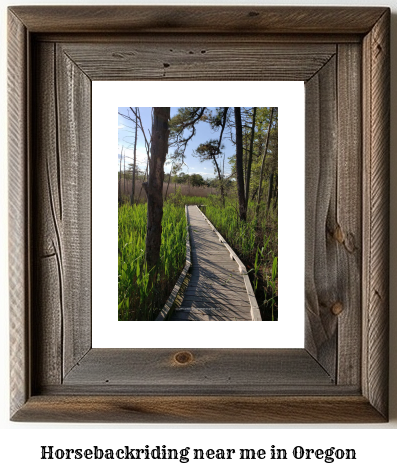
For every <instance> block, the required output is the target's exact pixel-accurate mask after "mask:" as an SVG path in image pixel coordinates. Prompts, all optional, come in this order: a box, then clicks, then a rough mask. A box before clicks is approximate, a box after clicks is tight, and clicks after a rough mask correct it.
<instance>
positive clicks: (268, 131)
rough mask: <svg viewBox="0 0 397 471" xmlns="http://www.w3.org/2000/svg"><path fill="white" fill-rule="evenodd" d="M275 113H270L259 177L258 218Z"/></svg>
mask: <svg viewBox="0 0 397 471" xmlns="http://www.w3.org/2000/svg"><path fill="white" fill-rule="evenodd" d="M273 112H274V108H272V111H271V113H270V119H269V127H268V128H267V137H266V145H265V153H264V154H263V159H262V165H261V173H260V176H259V188H258V201H257V203H256V211H255V212H256V215H257V216H258V213H259V204H260V201H261V196H262V179H263V169H264V167H265V161H266V155H267V149H268V148H269V137H270V131H271V130H272V122H273Z"/></svg>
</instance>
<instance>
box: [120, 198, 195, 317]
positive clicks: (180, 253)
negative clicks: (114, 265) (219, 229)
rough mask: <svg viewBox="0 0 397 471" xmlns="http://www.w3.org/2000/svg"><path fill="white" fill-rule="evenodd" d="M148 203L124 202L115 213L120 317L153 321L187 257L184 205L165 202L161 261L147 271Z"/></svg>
mask: <svg viewBox="0 0 397 471" xmlns="http://www.w3.org/2000/svg"><path fill="white" fill-rule="evenodd" d="M146 218H147V205H146V204H141V205H134V206H130V205H123V206H121V207H120V208H119V215H118V227H119V233H118V293H119V295H118V313H119V320H124V321H136V320H140V321H142V320H144V321H148V320H154V319H155V318H156V316H157V314H158V313H159V311H160V310H161V309H162V308H163V306H164V304H165V302H166V300H167V298H168V296H169V294H170V292H171V291H172V288H173V287H174V285H175V282H176V280H177V279H178V277H179V275H180V273H181V270H182V269H183V266H184V264H185V260H186V217H185V211H184V208H183V207H178V206H175V205H173V204H171V203H166V204H165V205H164V214H163V221H162V235H161V249H160V260H159V262H158V264H157V265H156V266H155V267H153V268H152V269H151V270H150V271H149V270H148V268H147V264H146V262H145V236H146Z"/></svg>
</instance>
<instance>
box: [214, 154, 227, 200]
mask: <svg viewBox="0 0 397 471" xmlns="http://www.w3.org/2000/svg"><path fill="white" fill-rule="evenodd" d="M213 160H214V164H215V167H216V171H217V172H218V178H219V184H220V186H221V198H222V206H223V207H225V190H224V188H223V178H222V175H221V169H220V168H219V165H218V162H217V160H216V157H215V156H213Z"/></svg>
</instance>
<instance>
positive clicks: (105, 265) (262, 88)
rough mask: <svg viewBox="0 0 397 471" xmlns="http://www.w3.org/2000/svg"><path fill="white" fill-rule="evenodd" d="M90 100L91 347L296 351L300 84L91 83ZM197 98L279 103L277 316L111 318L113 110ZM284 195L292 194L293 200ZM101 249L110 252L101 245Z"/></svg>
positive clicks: (300, 341)
mask: <svg viewBox="0 0 397 471" xmlns="http://www.w3.org/2000/svg"><path fill="white" fill-rule="evenodd" d="M192 87H193V89H194V91H195V92H194V98H192V94H191V89H192ZM240 88H244V98H239V97H238V96H237V97H235V90H238V89H240ZM126 97H128V98H126ZM230 97H233V98H232V99H231V98H230ZM92 98H93V100H92V119H93V122H92V130H93V135H92V144H93V148H92V152H93V158H92V197H93V198H92V226H93V227H92V283H93V287H92V321H93V322H92V329H93V331H92V346H93V347H94V348H99V347H102V348H105V347H106V348H160V347H162V348H175V347H176V346H177V347H178V348H180V347H181V346H183V347H184V348H186V347H189V348H265V347H266V348H302V347H303V345H304V338H303V337H304V220H305V213H304V174H305V164H304V121H305V114H304V85H303V82H266V83H263V82H251V84H250V86H249V87H248V89H247V87H244V83H242V84H241V87H240V83H239V82H223V81H222V82H219V81H218V82H210V83H209V82H202V81H201V82H193V83H192V82H179V81H178V82H155V83H153V82H93V84H92ZM240 101H241V103H240ZM200 103H201V104H204V105H206V104H208V106H225V105H230V106H234V105H240V106H243V105H244V106H256V105H257V106H277V107H278V119H279V124H278V130H279V157H278V162H279V194H280V196H279V210H278V224H279V233H278V249H279V253H280V254H282V256H281V257H279V280H278V287H279V321H278V322H263V323H260V324H257V323H252V322H150V321H147V322H118V321H117V304H118V303H117V240H118V235H117V169H116V166H115V156H116V154H117V145H118V143H117V121H118V120H117V118H118V116H117V107H118V106H143V105H144V106H153V105H160V106H165V105H173V106H198V105H199V104H200ZM109 156H113V158H109ZM112 181H113V184H112ZM104 188H106V193H105V195H104ZM290 195H294V197H293V202H291V197H290ZM292 241H293V243H292ZM104 247H111V249H106V250H104Z"/></svg>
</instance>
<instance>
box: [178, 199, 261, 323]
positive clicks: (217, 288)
mask: <svg viewBox="0 0 397 471" xmlns="http://www.w3.org/2000/svg"><path fill="white" fill-rule="evenodd" d="M187 214H188V220H189V225H190V241H191V251H192V252H191V254H192V271H191V278H190V280H189V284H188V286H187V288H186V290H185V292H184V297H183V301H182V304H181V305H180V306H179V307H178V308H177V309H175V311H174V313H173V315H172V317H171V319H170V320H172V321H252V320H260V317H259V310H258V309H257V304H256V300H255V297H254V296H253V292H252V288H251V285H249V287H248V288H249V290H251V293H250V294H249V293H248V292H247V286H246V285H247V282H248V284H249V280H248V276H247V275H245V276H243V274H242V273H240V268H239V265H238V263H237V262H236V261H235V260H233V259H231V257H230V252H229V251H228V249H227V248H226V246H225V243H223V242H221V241H220V240H219V237H218V235H217V234H216V233H215V232H214V231H213V230H212V228H211V226H210V225H209V224H208V222H207V221H206V220H205V218H204V217H203V214H202V213H201V211H200V210H199V209H198V208H197V206H189V207H188V208H187ZM240 264H241V262H240ZM243 273H245V268H244V270H243Z"/></svg>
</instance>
